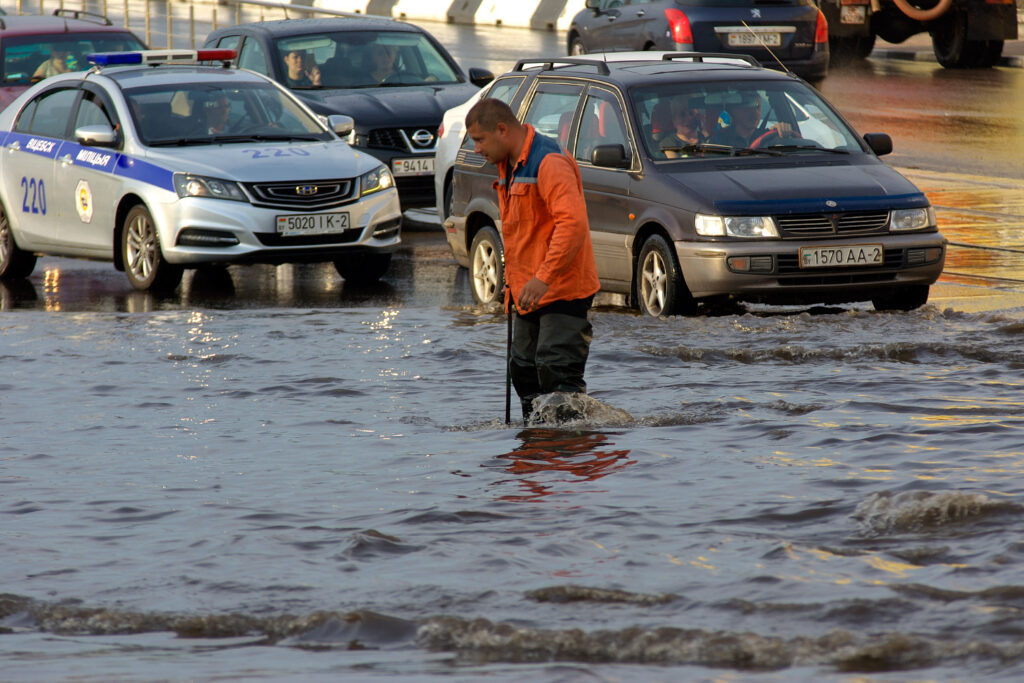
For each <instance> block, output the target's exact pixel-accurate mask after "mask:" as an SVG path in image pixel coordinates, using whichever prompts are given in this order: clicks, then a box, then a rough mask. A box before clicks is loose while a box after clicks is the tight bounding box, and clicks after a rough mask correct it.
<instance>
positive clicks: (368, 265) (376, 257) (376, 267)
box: [334, 253, 391, 287]
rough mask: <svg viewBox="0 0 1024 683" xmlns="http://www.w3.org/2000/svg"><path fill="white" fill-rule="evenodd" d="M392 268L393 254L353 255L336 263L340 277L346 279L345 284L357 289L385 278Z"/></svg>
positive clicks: (335, 267)
mask: <svg viewBox="0 0 1024 683" xmlns="http://www.w3.org/2000/svg"><path fill="white" fill-rule="evenodd" d="M390 266H391V254H387V253H384V254H373V253H370V254H367V253H362V254H353V255H351V256H343V257H341V258H339V259H337V260H335V262H334V269H335V270H337V271H338V275H340V276H342V277H343V278H345V283H346V284H349V285H353V286H356V287H362V286H363V285H372V284H373V283H375V282H377V281H378V280H380V279H381V278H382V277H384V273H386V272H388V268H389V267H390Z"/></svg>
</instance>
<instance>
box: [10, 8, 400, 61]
mask: <svg viewBox="0 0 1024 683" xmlns="http://www.w3.org/2000/svg"><path fill="white" fill-rule="evenodd" d="M55 10H69V11H81V12H91V13H94V14H101V15H103V16H105V17H107V18H108V19H109V20H110V21H111V22H112V23H114V24H120V25H122V26H124V27H125V28H127V29H129V30H130V31H132V32H134V33H135V35H137V36H139V37H140V38H142V40H143V41H144V42H145V43H146V45H148V46H149V47H153V48H160V47H164V48H185V47H187V48H189V49H195V48H196V46H197V45H202V42H203V39H204V38H205V37H206V35H207V34H208V33H210V32H211V31H214V30H216V29H218V28H220V27H222V26H234V25H236V24H244V23H248V22H252V21H268V20H274V19H291V18H294V17H295V15H296V14H298V15H300V16H336V17H362V18H366V17H371V18H380V19H391V17H385V16H378V15H373V14H363V13H360V12H344V11H341V10H332V9H328V8H323V7H311V6H308V5H292V4H289V3H283V2H271V1H270V0H231V1H230V2H228V1H225V0H222V1H220V2H216V1H214V2H211V1H203V0H200V1H196V0H191V1H190V2H181V1H180V0H178V1H176V0H81V1H80V2H65V0H57V1H56V2H53V1H51V2H47V1H46V0H38V2H33V1H32V0H17V3H16V8H15V12H14V13H15V14H34V15H38V14H53V13H54V11H55Z"/></svg>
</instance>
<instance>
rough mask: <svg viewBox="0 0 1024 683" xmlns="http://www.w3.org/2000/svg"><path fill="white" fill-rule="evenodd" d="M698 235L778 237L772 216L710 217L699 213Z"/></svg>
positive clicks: (696, 222) (697, 220) (696, 221)
mask: <svg viewBox="0 0 1024 683" xmlns="http://www.w3.org/2000/svg"><path fill="white" fill-rule="evenodd" d="M694 226H695V227H696V228H697V234H698V235H703V236H704V237H749V238H765V237H778V236H779V231H778V229H776V227H775V221H774V220H772V217H771V216H708V215H705V214H701V213H698V214H697V216H696V218H695V219H694Z"/></svg>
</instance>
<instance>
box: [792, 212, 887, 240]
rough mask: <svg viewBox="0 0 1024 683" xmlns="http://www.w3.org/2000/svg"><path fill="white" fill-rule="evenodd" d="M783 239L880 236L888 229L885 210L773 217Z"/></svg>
mask: <svg viewBox="0 0 1024 683" xmlns="http://www.w3.org/2000/svg"><path fill="white" fill-rule="evenodd" d="M774 218H775V224H776V225H777V226H778V228H779V234H781V235H782V237H783V238H791V239H792V238H804V237H847V236H851V235H874V234H878V233H884V232H886V231H887V230H888V227H889V212H888V211H848V212H846V213H807V214H793V215H786V216H775V217H774Z"/></svg>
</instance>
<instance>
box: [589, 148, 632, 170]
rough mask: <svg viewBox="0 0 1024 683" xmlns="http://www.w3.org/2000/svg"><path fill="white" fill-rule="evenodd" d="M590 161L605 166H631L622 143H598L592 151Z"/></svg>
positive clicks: (595, 164)
mask: <svg viewBox="0 0 1024 683" xmlns="http://www.w3.org/2000/svg"><path fill="white" fill-rule="evenodd" d="M590 163H592V164H594V166H603V167H605V168H629V157H627V156H626V148H625V147H623V146H622V145H598V146H597V147H595V148H594V151H593V152H591V153H590Z"/></svg>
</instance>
